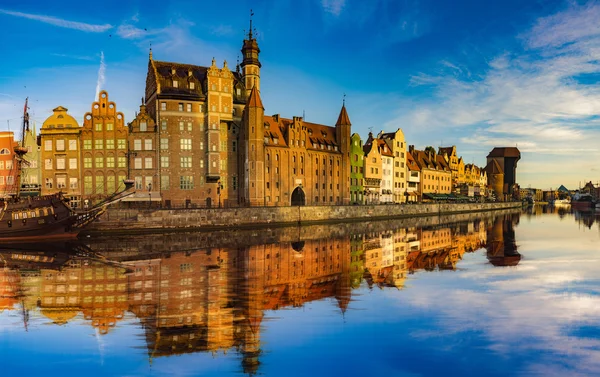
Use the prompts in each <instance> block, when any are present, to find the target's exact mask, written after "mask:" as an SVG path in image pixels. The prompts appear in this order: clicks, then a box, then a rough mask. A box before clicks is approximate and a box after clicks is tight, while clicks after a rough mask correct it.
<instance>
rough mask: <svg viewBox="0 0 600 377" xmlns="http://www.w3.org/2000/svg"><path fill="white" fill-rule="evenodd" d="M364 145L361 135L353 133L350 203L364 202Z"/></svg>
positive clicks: (351, 139)
mask: <svg viewBox="0 0 600 377" xmlns="http://www.w3.org/2000/svg"><path fill="white" fill-rule="evenodd" d="M362 147H363V145H362V140H361V138H360V135H359V134H357V133H354V134H352V137H351V138H350V203H351V204H363V203H364V186H363V180H364V174H363V170H364V159H365V153H364V152H363V148H362Z"/></svg>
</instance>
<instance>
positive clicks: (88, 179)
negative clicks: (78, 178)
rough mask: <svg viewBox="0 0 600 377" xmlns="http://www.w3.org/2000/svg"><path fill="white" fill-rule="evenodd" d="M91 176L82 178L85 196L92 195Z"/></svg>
mask: <svg viewBox="0 0 600 377" xmlns="http://www.w3.org/2000/svg"><path fill="white" fill-rule="evenodd" d="M92 186H93V185H92V176H91V175H90V176H87V177H83V189H84V191H85V193H86V194H92V193H93V191H94V190H93V189H92Z"/></svg>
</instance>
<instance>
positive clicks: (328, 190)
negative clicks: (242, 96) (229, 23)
mask: <svg viewBox="0 0 600 377" xmlns="http://www.w3.org/2000/svg"><path fill="white" fill-rule="evenodd" d="M242 124H243V127H242V133H241V135H240V138H241V140H243V142H242V143H243V144H242V150H241V157H242V159H243V160H245V161H248V172H247V173H246V172H245V171H244V169H242V170H240V176H241V177H243V179H242V181H241V182H242V185H243V190H242V192H241V193H240V195H241V196H240V202H241V203H242V204H249V205H251V206H253V205H268V206H288V205H290V204H291V205H319V204H324V205H334V204H337V205H340V204H348V202H349V201H350V184H349V183H350V178H349V175H350V174H349V173H350V127H351V123H350V118H349V117H348V113H347V112H346V106H345V105H342V109H341V111H340V114H339V116H338V120H337V122H336V124H335V126H334V127H331V126H326V125H322V124H316V123H309V122H305V121H304V120H303V119H302V118H301V117H293V118H292V119H286V118H281V117H280V116H279V115H278V114H276V115H273V116H264V108H263V106H262V101H261V99H260V94H259V92H258V90H257V89H256V88H252V91H251V94H250V97H249V98H248V103H247V105H246V108H245V110H244V118H243V121H242ZM257 135H263V137H262V138H261V139H258V138H257ZM263 179H264V181H263ZM261 193H262V195H261Z"/></svg>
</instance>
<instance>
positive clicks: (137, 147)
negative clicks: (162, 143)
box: [133, 139, 142, 151]
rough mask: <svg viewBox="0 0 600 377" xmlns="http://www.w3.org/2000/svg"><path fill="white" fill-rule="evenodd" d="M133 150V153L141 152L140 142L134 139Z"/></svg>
mask: <svg viewBox="0 0 600 377" xmlns="http://www.w3.org/2000/svg"><path fill="white" fill-rule="evenodd" d="M133 150H134V151H141V150H142V140H140V139H135V140H134V141H133Z"/></svg>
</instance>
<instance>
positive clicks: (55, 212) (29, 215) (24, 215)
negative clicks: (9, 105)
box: [0, 100, 133, 243]
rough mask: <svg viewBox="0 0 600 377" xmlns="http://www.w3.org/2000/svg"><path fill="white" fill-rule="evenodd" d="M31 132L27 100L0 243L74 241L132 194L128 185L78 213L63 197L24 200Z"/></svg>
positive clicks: (0, 213)
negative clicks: (24, 168)
mask: <svg viewBox="0 0 600 377" xmlns="http://www.w3.org/2000/svg"><path fill="white" fill-rule="evenodd" d="M27 130H29V114H28V112H27V100H25V108H24V110H23V128H22V135H23V136H22V139H21V142H20V144H18V145H17V146H15V147H14V155H15V164H14V165H15V166H16V179H15V181H16V184H15V187H16V190H17V191H16V193H15V195H14V196H13V197H12V198H10V199H3V200H2V199H0V243H6V242H15V241H18V242H22V241H35V240H43V241H48V240H52V239H62V238H73V237H76V236H77V234H78V233H79V231H80V230H81V229H82V228H83V227H84V226H86V225H87V224H89V223H90V222H92V221H93V220H95V219H96V218H98V217H99V216H100V215H102V213H104V212H105V211H106V208H107V206H108V205H110V204H111V203H114V202H116V201H119V200H121V199H123V198H124V197H126V196H129V195H131V194H133V192H129V190H130V189H131V187H133V182H129V181H127V182H125V190H124V191H122V192H119V193H115V194H113V195H112V196H111V197H109V198H108V199H106V200H104V201H102V202H100V203H98V204H97V205H96V206H94V207H93V208H91V209H89V210H87V211H85V212H82V213H76V212H75V211H74V210H73V209H72V208H71V207H70V206H69V204H68V203H69V200H68V199H67V198H65V197H64V196H63V194H62V193H60V192H59V193H56V194H53V195H46V196H40V197H29V196H28V197H21V196H20V195H19V193H20V187H21V179H20V178H21V168H22V164H23V156H24V155H25V154H26V153H27V148H25V147H24V141H25V136H24V135H25V132H26V131H27Z"/></svg>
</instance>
